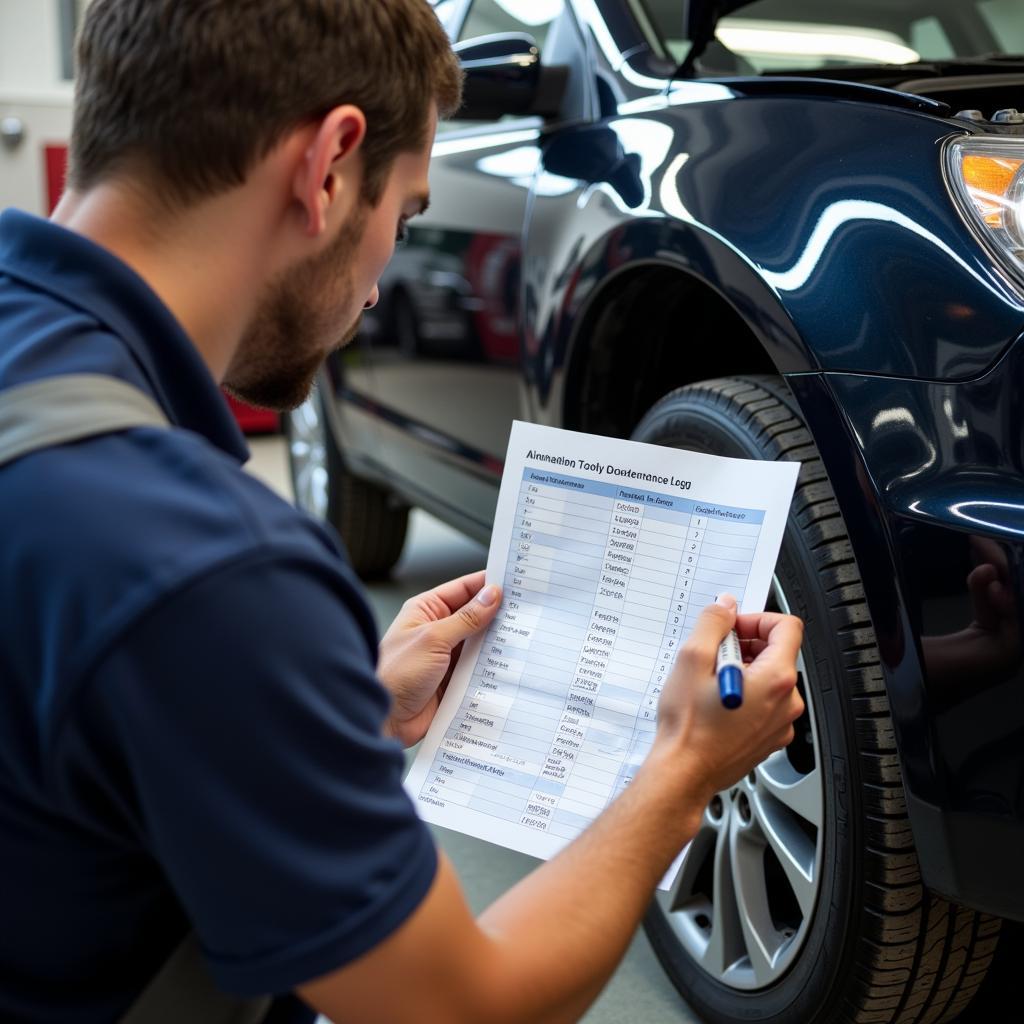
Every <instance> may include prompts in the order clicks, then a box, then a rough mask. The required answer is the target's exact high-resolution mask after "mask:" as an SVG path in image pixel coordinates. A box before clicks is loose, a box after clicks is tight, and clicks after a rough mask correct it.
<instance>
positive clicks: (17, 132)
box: [0, 117, 25, 149]
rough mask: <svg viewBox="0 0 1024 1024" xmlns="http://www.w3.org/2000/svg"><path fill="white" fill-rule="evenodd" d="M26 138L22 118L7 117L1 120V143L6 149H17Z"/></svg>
mask: <svg viewBox="0 0 1024 1024" xmlns="http://www.w3.org/2000/svg"><path fill="white" fill-rule="evenodd" d="M24 138H25V124H24V122H23V121H22V120H21V118H20V117H5V118H3V120H0V142H3V145H4V148H5V149H17V148H18V146H20V145H21V140H22V139H24Z"/></svg>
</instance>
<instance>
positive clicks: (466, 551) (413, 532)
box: [249, 437, 699, 1024]
mask: <svg viewBox="0 0 1024 1024" xmlns="http://www.w3.org/2000/svg"><path fill="white" fill-rule="evenodd" d="M251 448H252V453H253V457H252V460H251V461H250V463H249V469H250V471H251V472H253V473H254V474H255V475H256V476H258V477H259V478H260V479H262V480H264V481H265V482H266V483H267V484H268V485H269V486H271V487H273V488H274V489H275V490H276V491H278V492H279V493H281V494H283V495H285V496H286V497H287V498H288V499H289V500H290V499H291V483H290V481H289V479H288V468H287V462H286V458H287V456H286V453H285V445H284V441H283V440H282V439H281V438H279V437H270V438H257V439H252V441H251ZM486 557H487V552H486V549H485V548H484V547H482V546H481V545H479V544H477V543H475V542H473V541H471V540H468V539H467V538H465V537H463V536H462V535H461V534H459V533H457V532H455V531H454V530H451V529H449V528H448V527H447V526H445V525H444V524H443V523H440V522H438V521H437V520H436V519H434V518H433V517H431V516H428V515H426V514H425V513H423V512H418V511H417V512H414V513H413V516H412V522H411V527H410V532H409V538H408V540H407V541H406V546H405V551H404V553H403V555H402V559H401V561H400V562H399V563H398V565H397V566H396V568H395V572H394V573H393V576H392V579H391V580H389V581H388V582H386V583H379V584H374V585H372V586H370V587H369V592H370V600H371V603H372V604H373V608H374V611H375V612H376V615H377V622H378V625H379V626H380V628H381V631H383V629H384V628H385V627H386V626H387V624H388V623H390V622H391V620H392V619H393V618H394V616H395V613H396V612H397V611H398V609H399V607H400V606H401V605H402V602H403V601H405V599H406V598H408V597H410V596H411V595H413V594H417V593H419V592H420V591H423V590H429V589H430V588H431V587H433V586H436V585H437V584H438V583H441V582H443V581H445V580H448V579H453V578H454V577H456V576H461V575H462V574H463V573H467V572H472V571H474V570H476V569H481V568H483V566H484V563H485V562H486ZM433 831H434V833H435V835H436V837H437V841H438V844H439V845H440V846H441V847H442V848H443V849H444V850H445V851H446V852H447V853H448V856H449V857H451V859H452V861H453V863H454V864H455V867H456V870H457V871H458V873H459V877H460V878H461V879H462V884H463V886H464V888H465V891H466V897H467V899H468V900H469V903H470V905H471V906H472V908H473V909H474V911H479V910H482V909H483V908H484V907H486V906H487V905H488V904H489V903H491V902H492V901H493V900H494V899H495V898H496V897H497V896H499V895H500V894H501V893H503V892H505V890H506V889H509V888H511V886H512V885H514V884H515V883H516V882H517V881H518V880H519V879H520V878H522V877H523V875H525V874H527V873H528V872H529V871H530V870H531V868H533V866H534V865H535V864H536V863H537V862H536V861H535V860H534V859H533V858H531V857H526V856H524V855H522V854H518V853H512V852H511V851H509V850H505V849H502V848H501V847H498V846H492V845H491V844H490V843H485V842H482V841H480V840H477V839H469V838H467V837H466V836H462V835H459V834H458V833H456V832H450V831H448V830H447V829H443V828H433ZM583 1020H585V1021H586V1022H587V1024H621V1022H622V1021H627V1020H631V1021H636V1022H638V1024H699V1018H698V1017H697V1016H696V1014H694V1013H693V1011H692V1010H690V1008H689V1007H688V1006H687V1005H686V1004H685V1003H684V1002H683V1001H682V1000H681V999H680V998H679V996H678V994H677V993H676V991H675V989H674V988H673V987H672V986H671V984H670V983H669V982H668V980H667V979H666V978H665V976H664V974H663V973H662V971H661V968H660V967H659V965H658V962H657V960H656V959H655V957H654V954H653V953H652V952H651V948H650V946H649V945H648V944H647V940H646V938H645V937H644V935H643V933H642V932H641V933H638V934H637V935H636V936H635V937H634V939H633V943H632V945H631V946H630V949H629V953H628V955H627V956H626V959H625V960H624V961H623V963H622V965H621V966H620V967H619V970H618V972H617V973H616V974H615V976H614V978H613V979H612V981H611V983H610V984H609V985H608V987H607V988H606V989H605V991H604V993H603V994H602V995H601V998H600V999H599V1000H598V1001H597V1003H595V1005H594V1007H593V1008H592V1009H591V1011H590V1012H589V1013H588V1014H587V1015H586V1016H585V1017H584V1018H583Z"/></svg>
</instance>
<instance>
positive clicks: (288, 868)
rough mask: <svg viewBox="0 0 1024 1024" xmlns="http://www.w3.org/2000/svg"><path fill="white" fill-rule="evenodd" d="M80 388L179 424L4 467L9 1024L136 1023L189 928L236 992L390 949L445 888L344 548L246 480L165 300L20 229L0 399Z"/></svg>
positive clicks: (2, 246)
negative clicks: (102, 384) (124, 396)
mask: <svg viewBox="0 0 1024 1024" xmlns="http://www.w3.org/2000/svg"><path fill="white" fill-rule="evenodd" d="M83 372H86V373H104V374H110V375H112V376H115V377H120V378H122V379H124V380H127V381H130V382H131V383H132V384H135V385H136V386H138V387H140V388H142V389H143V390H144V391H146V392H148V393H149V394H150V395H152V396H153V397H154V398H155V399H156V400H157V402H159V404H160V405H161V406H162V407H163V409H164V411H165V412H166V414H167V416H168V418H169V419H170V420H171V422H172V423H174V424H175V425H176V427H177V428H178V429H175V430H159V429H154V428H144V429H136V430H131V431H126V432H122V433H119V434H113V435H108V436H105V437H100V438H95V439H92V440H87V441H84V442H80V443H77V444H69V445H65V446H62V447H59V448H55V449H50V450H46V451H42V452H39V453H36V454H32V455H28V456H26V457H24V458H22V459H21V460H19V461H17V462H14V463H12V464H10V465H8V466H6V467H5V468H2V469H0V538H2V541H0V907H2V912H0V920H2V923H3V926H2V927H0V1020H3V1021H5V1022H14V1021H33V1022H50V1021H54V1022H55V1021H61V1022H65V1021H74V1022H86V1021H88V1022H93V1021H96V1022H99V1021H111V1020H114V1019H116V1018H117V1017H118V1016H119V1014H120V1013H122V1012H123V1011H124V1010H125V1009H126V1008H127V1006H129V1005H130V1004H131V1002H132V1001H133V1000H134V998H135V997H136V996H137V994H138V993H139V991H140V990H141V989H142V987H143V986H144V985H145V984H146V983H147V982H148V981H149V979H150V978H151V976H152V975H153V974H154V973H155V971H156V970H157V969H158V968H159V966H160V964H161V963H162V962H163V960H164V959H165V958H166V957H167V956H168V955H169V953H170V952H171V950H172V949H173V947H174V946H175V945H176V944H177V943H178V942H179V941H180V940H181V938H182V937H183V935H184V934H185V932H186V930H187V929H188V928H190V927H191V928H194V929H195V931H196V932H197V933H198V936H199V939H200V942H201V944H202V947H203V950H204V952H205V955H206V958H207V960H208V963H209V965H210V967H211V968H212V970H213V973H214V975H215V977H216V978H217V980H218V982H219V983H220V985H221V986H222V987H223V988H224V989H226V990H229V991H232V992H235V993H239V994H242V995H256V994H265V993H287V992H289V991H290V990H291V989H292V988H293V987H294V986H295V985H297V984H300V983H302V982H305V981H308V980H311V979H312V978H315V977H318V976H320V975H322V974H324V973H327V972H329V971H331V970H333V969H335V968H338V967H340V966H342V965H344V964H345V963H347V962H349V961H351V960H353V959H355V958H356V957H358V956H360V955H362V954H363V953H365V952H367V951H368V950H370V949H372V948H373V947H374V946H376V945H377V944H378V943H380V942H381V941H382V940H383V939H384V938H386V937H387V936H388V935H389V934H390V933H391V932H393V931H394V930H395V929H396V928H397V927H398V926H399V925H400V924H401V923H402V922H403V921H405V920H406V919H407V918H408V916H409V915H410V914H411V913H412V912H413V910H414V909H415V908H416V907H417V906H418V905H419V903H420V902H421V901H422V899H423V897H424V895H425V894H426V892H427V890H428V888H429V887H430V885H431V882H432V881H433V877H434V874H435V870H436V854H435V850H434V846H433V842H432V840H431V837H430V834H429V832H428V831H427V829H426V828H425V826H424V825H423V824H422V822H421V821H420V820H419V819H418V817H417V816H416V813H415V811H414V809H413V807H412V804H411V802H410V801H409V799H408V798H407V796H406V795H405V793H404V792H403V790H402V786H401V773H402V768H403V758H402V754H401V751H400V750H399V748H398V746H397V745H396V744H395V743H394V742H392V741H390V740H385V739H384V738H383V737H382V734H381V728H382V724H383V722H384V719H385V717H386V715H387V711H388V698H387V696H386V693H385V691H384V689H383V687H382V686H381V685H380V684H379V683H378V681H377V679H376V678H375V675H374V665H375V658H376V636H375V630H374V625H373V620H372V617H371V613H370V611H369V609H368V608H367V605H366V603H365V601H364V600H363V598H362V596H361V594H360V588H359V584H358V582H357V580H356V578H355V576H354V574H353V573H352V571H351V569H350V567H349V565H348V564H347V561H346V559H345V557H344V555H343V553H342V551H341V550H340V549H339V547H338V545H337V542H336V540H335V539H334V537H333V536H332V535H331V534H329V533H328V531H326V530H324V529H323V528H321V527H320V526H319V525H318V524H317V523H315V522H313V521H312V520H311V519H310V518H308V517H307V516H305V515H303V514H302V513H300V512H297V511H296V510H295V509H293V508H292V507H291V506H290V505H288V504H287V503H286V502H284V501H282V500H280V499H279V498H278V497H276V496H275V495H274V494H273V493H271V492H270V491H269V490H268V489H267V488H266V487H264V486H263V485H262V484H260V483H259V482H257V481H256V480H254V479H252V478H251V477H249V476H248V475H246V474H245V473H244V472H243V471H242V463H243V462H244V461H245V459H246V458H247V454H248V453H247V450H246V447H245V444H244V441H243V438H242V436H241V434H240V433H239V431H238V428H237V426H236V425H235V423H234V421H233V419H232V417H231V415H230V413H229V411H228V410H227V408H226V405H225V403H224V401H223V399H222V397H221V395H220V392H219V391H218V389H217V387H216V385H215V383H214V381H213V379H212V378H211V376H210V374H209V372H208V370H207V369H206V367H205V365H204V364H203V362H202V361H201V360H200V358H199V356H198V354H197V352H196V350H195V348H194V347H193V346H192V344H191V342H190V341H189V339H188V337H187V336H186V335H185V333H184V332H183V330H182V328H181V327H180V326H179V324H178V323H177V321H176V320H175V319H174V318H173V316H172V315H171V314H170V312H169V311H168V310H167V308H166V307H165V306H164V305H163V304H162V303H161V301H160V300H159V299H158V297H157V296H156V295H155V293H154V292H153V291H152V290H151V289H150V288H149V287H148V286H147V285H146V284H145V282H144V281H142V279H141V278H139V277H138V276H137V275H136V274H135V273H134V272H133V271H132V270H130V269H129V268H128V267H127V266H126V265H125V264H123V263H122V262H121V261H119V260H118V259H117V258H115V257H114V256H113V255H111V254H110V253H109V252H107V251H105V250H104V249H102V248H100V247H98V246H96V245H94V244H92V243H91V242H89V241H87V240H86V239H84V238H82V237H80V236H78V235H76V234H74V233H72V232H69V231H66V230H64V229H62V228H60V227H57V226H56V225H54V224H50V223H48V222H46V221H43V220H39V219H37V218H34V217H29V216H27V215H25V214H21V213H16V212H13V211H8V212H6V213H4V214H3V215H2V216H0V390H3V389H5V388H8V387H11V386H14V385H17V384H21V383H25V382H27V381H32V380H38V379H41V378H44V377H49V376H52V375H56V374H63V373H83ZM284 1005H285V1004H284V1003H282V1004H281V1006H280V1007H279V1009H280V1010H281V1012H282V1017H281V1018H280V1019H283V1017H284V1010H283V1007H284ZM292 1005H293V1006H296V1004H292ZM302 1013H303V1017H305V1016H306V1013H305V1011H302Z"/></svg>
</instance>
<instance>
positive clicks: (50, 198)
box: [43, 145, 280, 434]
mask: <svg viewBox="0 0 1024 1024" xmlns="http://www.w3.org/2000/svg"><path fill="white" fill-rule="evenodd" d="M43 158H44V161H45V163H46V202H47V206H48V211H47V212H49V213H53V211H54V209H55V208H56V206H57V203H59V202H60V197H61V196H62V195H63V194H64V181H65V179H66V178H67V173H68V147H67V146H62V145H52V146H44V147H43ZM224 397H225V398H226V399H227V400H228V405H230V406H231V411H232V412H233V413H234V414H235V419H236V420H238V425H239V426H240V427H241V428H242V430H244V431H245V432H246V433H247V434H272V433H274V432H276V431H277V430H278V428H279V427H280V422H279V420H278V417H277V413H276V412H268V411H267V410H266V409H253V408H252V407H251V406H248V405H243V404H242V403H241V402H237V401H235V399H233V398H232V397H231V396H230V395H225V396H224Z"/></svg>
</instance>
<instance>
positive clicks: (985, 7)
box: [978, 0, 1024, 53]
mask: <svg viewBox="0 0 1024 1024" xmlns="http://www.w3.org/2000/svg"><path fill="white" fill-rule="evenodd" d="M978 10H979V11H980V12H981V16H982V17H983V18H984V19H985V24H986V25H988V27H989V29H990V30H991V32H992V34H993V35H994V36H995V37H996V39H998V40H999V41H1000V43H1001V44H1002V47H1001V48H1002V50H1003V51H1004V52H1006V53H1024V11H1022V10H1021V4H1020V0H981V3H979V4H978Z"/></svg>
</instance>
